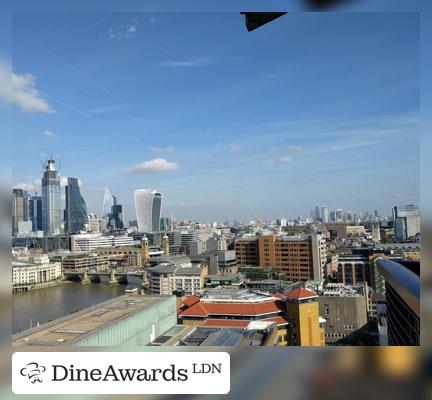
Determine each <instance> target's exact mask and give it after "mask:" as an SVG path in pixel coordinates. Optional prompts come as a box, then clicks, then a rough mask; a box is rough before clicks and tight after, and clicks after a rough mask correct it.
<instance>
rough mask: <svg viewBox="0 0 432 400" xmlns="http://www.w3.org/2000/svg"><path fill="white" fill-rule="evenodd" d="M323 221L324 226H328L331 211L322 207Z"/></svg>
mask: <svg viewBox="0 0 432 400" xmlns="http://www.w3.org/2000/svg"><path fill="white" fill-rule="evenodd" d="M321 220H322V223H323V224H327V223H328V222H329V209H328V207H327V206H322V207H321Z"/></svg>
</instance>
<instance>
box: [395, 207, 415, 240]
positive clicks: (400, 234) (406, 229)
mask: <svg viewBox="0 0 432 400" xmlns="http://www.w3.org/2000/svg"><path fill="white" fill-rule="evenodd" d="M393 223H394V235H395V239H396V240H399V241H403V240H407V239H410V238H412V237H414V236H416V235H417V234H418V233H419V232H420V211H419V209H418V207H416V206H414V205H412V204H409V205H405V206H395V207H393Z"/></svg>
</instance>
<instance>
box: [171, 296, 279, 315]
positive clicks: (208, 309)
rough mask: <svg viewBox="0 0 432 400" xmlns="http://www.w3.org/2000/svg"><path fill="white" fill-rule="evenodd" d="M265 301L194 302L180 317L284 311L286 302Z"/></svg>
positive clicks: (263, 313) (261, 313) (264, 313)
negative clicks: (239, 302) (240, 302)
mask: <svg viewBox="0 0 432 400" xmlns="http://www.w3.org/2000/svg"><path fill="white" fill-rule="evenodd" d="M271 299H272V298H270V300H269V301H267V302H265V303H249V304H244V303H243V304H238V303H209V302H207V303H203V302H202V301H200V302H198V303H195V304H193V305H192V306H191V307H189V308H187V309H186V310H183V311H181V312H180V313H179V317H181V318H182V317H202V318H207V317H208V316H211V315H214V316H217V315H231V316H237V317H240V316H247V317H251V316H258V315H266V314H274V313H280V312H281V311H284V309H285V307H284V303H283V302H282V301H280V300H271Z"/></svg>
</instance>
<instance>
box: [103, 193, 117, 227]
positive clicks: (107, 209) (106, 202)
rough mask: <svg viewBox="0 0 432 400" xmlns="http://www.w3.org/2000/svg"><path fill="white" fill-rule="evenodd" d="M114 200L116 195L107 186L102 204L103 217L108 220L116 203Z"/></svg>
mask: <svg viewBox="0 0 432 400" xmlns="http://www.w3.org/2000/svg"><path fill="white" fill-rule="evenodd" d="M114 200H115V197H114V196H113V195H112V194H111V192H110V190H109V189H108V188H105V191H104V198H103V204H102V219H104V220H106V221H107V220H108V217H109V214H110V213H111V209H112V206H113V205H114V204H115V202H114Z"/></svg>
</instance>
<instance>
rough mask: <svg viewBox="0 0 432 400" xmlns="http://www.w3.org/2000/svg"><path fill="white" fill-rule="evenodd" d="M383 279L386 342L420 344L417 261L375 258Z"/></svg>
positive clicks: (390, 343) (418, 271) (403, 344)
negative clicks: (385, 305)
mask: <svg viewBox="0 0 432 400" xmlns="http://www.w3.org/2000/svg"><path fill="white" fill-rule="evenodd" d="M377 264H378V271H379V272H380V273H381V275H382V276H383V277H384V280H385V297H386V304H387V312H386V314H387V324H386V325H387V335H388V344H389V345H390V346H418V345H419V344H420V262H416V261H409V262H406V261H405V262H403V261H398V262H395V261H391V260H385V259H383V258H379V259H377Z"/></svg>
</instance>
